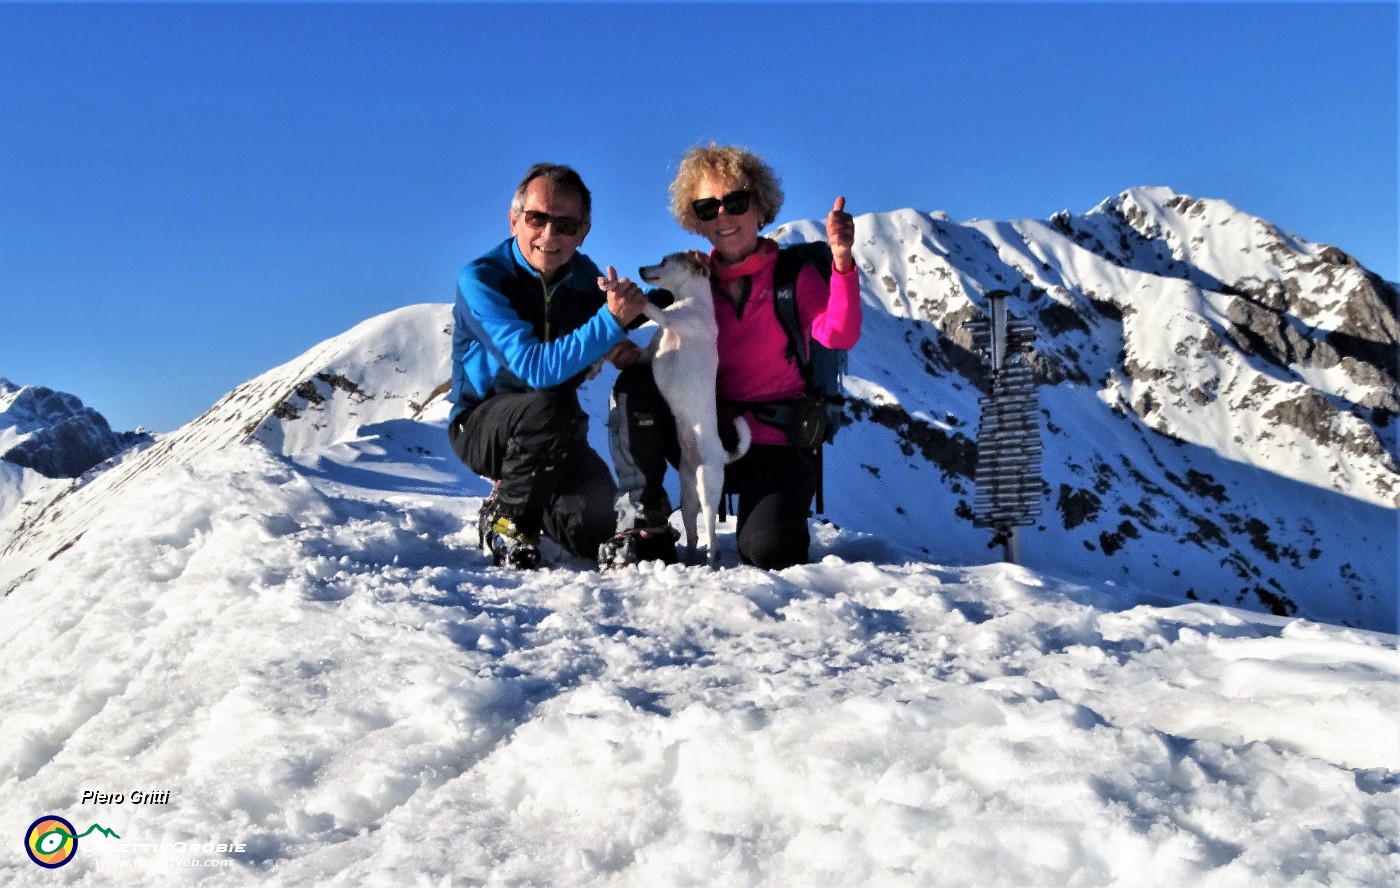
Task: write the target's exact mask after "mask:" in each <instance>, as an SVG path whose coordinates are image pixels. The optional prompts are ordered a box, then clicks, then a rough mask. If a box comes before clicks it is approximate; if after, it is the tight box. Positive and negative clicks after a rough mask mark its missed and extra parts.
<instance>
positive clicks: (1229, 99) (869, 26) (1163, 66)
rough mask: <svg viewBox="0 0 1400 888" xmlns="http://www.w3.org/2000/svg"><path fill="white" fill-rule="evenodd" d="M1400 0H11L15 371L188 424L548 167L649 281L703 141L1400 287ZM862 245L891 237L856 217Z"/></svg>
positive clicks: (1, 251) (968, 203)
mask: <svg viewBox="0 0 1400 888" xmlns="http://www.w3.org/2000/svg"><path fill="white" fill-rule="evenodd" d="M1396 35H1397V10H1396V7H1395V6H1394V4H1381V3H1371V4H1320V3H1318V4H1308V3H1285V4H1255V3H1248V4H1204V3H1201V4H1075V3H1050V4H1024V5H1002V4H977V3H969V4H918V3H913V4H889V5H883V4H882V5H874V4H859V3H853V4H842V5H814V6H809V5H797V4H778V5H773V4H768V5H748V4H722V5H689V4H634V5H629V4H620V5H590V4H567V5H560V6H544V5H535V4H513V5H512V4H500V5H456V4H440V5H396V4H377V5H371V4H366V5H359V4H316V5H254V4H242V5H237V4H235V5H203V4H183V5H180V4H177V5H129V6H128V5H111V6H107V5H102V6H89V5H81V4H47V5H44V4H11V5H3V6H0V274H3V278H0V292H3V293H4V294H5V296H4V299H5V315H6V323H5V324H4V325H3V327H0V377H5V378H8V379H9V380H11V381H12V382H14V383H16V384H19V385H24V384H34V385H44V386H48V387H50V388H55V389H61V390H64V391H68V392H71V393H73V394H75V395H77V396H78V397H80V398H82V399H83V401H84V402H85V403H86V404H88V405H89V406H92V407H94V408H95V409H97V410H98V411H100V412H101V413H103V414H104V415H105V416H106V417H107V418H108V420H109V421H110V422H111V424H112V426H113V427H114V428H116V429H119V430H121V429H129V428H133V427H135V426H137V425H143V426H145V427H147V428H151V429H153V430H156V431H162V432H164V431H170V430H172V429H173V428H175V427H177V426H179V425H181V424H183V423H185V422H187V421H189V420H191V419H193V418H195V416H197V415H198V414H199V413H201V412H202V411H203V410H204V409H206V408H207V407H209V406H210V405H211V404H213V403H214V401H216V400H217V399H218V398H219V397H221V396H222V395H223V394H225V393H226V392H228V391H229V390H231V389H232V388H234V387H235V386H237V385H238V384H239V383H241V382H243V381H245V380H247V379H250V378H252V377H254V376H257V375H258V374H260V373H262V372H264V371H265V370H267V369H270V368H271V367H273V366H276V365H278V364H281V363H284V362H286V361H288V360H291V359H292V358H294V357H295V356H296V355H298V354H300V353H301V352H303V351H304V350H306V349H307V348H310V347H311V346H313V345H315V344H316V343H317V342H320V341H322V340H324V339H326V338H328V337H330V336H333V335H336V334H338V333H340V332H343V331H344V330H346V329H348V328H349V327H351V326H353V325H354V324H356V323H358V322H359V321H362V320H365V319H366V318H369V317H371V316H374V315H376V314H380V313H382V312H385V311H389V310H392V309H394V308H397V307H400V306H402V305H407V304H411V303H416V302H425V301H432V302H445V301H449V300H450V299H451V298H452V296H453V286H454V281H455V278H456V275H457V271H458V270H459V269H460V267H461V266H462V265H463V264H465V263H466V262H467V261H469V260H471V259H472V258H474V257H475V256H477V255H479V254H480V253H482V252H484V251H485V250H486V249H488V248H489V247H490V246H492V245H494V244H495V243H498V242H499V241H500V240H502V239H504V238H505V237H506V236H507V234H508V232H507V231H506V223H505V216H506V207H507V202H508V200H509V195H510V192H511V190H512V189H513V188H514V186H515V184H516V182H517V181H518V179H519V176H520V174H521V173H522V172H523V171H524V169H525V167H526V166H528V165H529V164H530V163H532V162H534V161H536V160H543V159H548V160H554V161H557V162H562V163H569V164H571V165H573V166H575V167H576V168H577V169H578V170H579V171H580V172H581V173H582V175H583V176H584V178H585V180H586V181H587V182H588V184H589V186H590V188H591V189H592V191H593V197H594V220H593V231H592V233H591V234H590V235H589V237H588V240H587V242H586V243H585V245H584V251H585V252H586V253H588V254H589V255H590V256H592V257H593V258H594V259H595V260H596V261H598V262H599V263H600V264H602V265H607V264H613V265H616V266H617V267H618V268H619V269H621V270H622V272H623V273H624V274H629V273H630V274H633V275H635V269H636V266H637V265H640V264H642V263H645V262H649V261H652V260H653V259H655V258H656V257H657V256H659V255H660V254H661V253H664V252H668V251H670V250H674V249H679V248H684V247H698V246H701V242H699V241H698V239H696V238H694V237H693V236H691V235H689V234H687V233H686V232H684V231H682V230H681V229H680V228H679V226H678V225H677V224H676V223H675V221H674V220H673V219H672V218H671V217H670V215H669V213H668V211H667V209H666V186H667V184H668V183H669V181H670V178H671V175H672V174H673V172H674V169H675V165H676V162H677V161H678V160H679V158H680V156H681V155H682V154H683V153H684V151H685V149H686V148H688V147H689V146H691V145H693V144H697V143H702V142H708V141H710V140H717V141H720V142H733V143H737V144H743V145H747V146H749V147H751V148H753V149H754V150H756V151H757V152H758V153H760V154H762V155H764V156H765V157H766V158H767V159H768V160H769V161H770V162H771V163H772V164H773V166H774V167H775V168H776V170H777V171H778V173H779V174H780V176H781V177H782V180H783V185H784V188H785V190H786V192H787V201H786V205H785V206H784V208H783V211H782V212H781V213H780V215H779V221H780V222H781V221H791V220H796V219H812V218H820V217H821V215H822V214H824V213H825V211H826V210H827V209H828V208H829V207H830V205H831V201H832V199H833V198H834V197H835V196H836V195H838V194H844V195H845V196H846V197H847V202H848V209H850V210H851V211H852V212H853V213H856V214H857V215H859V214H862V213H868V212H887V211H891V210H896V209H900V208H903V207H914V208H916V209H918V210H921V211H925V212H935V211H939V210H943V211H946V212H947V213H949V215H950V216H951V217H952V218H954V219H956V220H959V221H961V220H966V219H969V218H984V219H1000V220H1011V219H1019V218H1041V219H1043V218H1047V217H1048V216H1050V215H1051V214H1053V213H1055V212H1056V211H1058V210H1061V209H1068V210H1070V211H1071V212H1075V213H1082V212H1084V211H1086V210H1088V209H1090V208H1091V207H1093V206H1094V205H1096V204H1098V203H1099V202H1100V201H1102V200H1104V199H1106V198H1109V197H1112V196H1114V195H1116V194H1118V193H1120V192H1121V191H1123V190H1125V189H1127V188H1131V187H1135V186H1139V185H1165V186H1168V187H1171V188H1173V189H1174V190H1176V191H1179V192H1182V193H1186V194H1191V195H1193V196H1196V197H1208V198H1218V199H1221V200H1225V201H1228V202H1230V203H1232V204H1234V205H1235V206H1237V207H1238V208H1240V209H1241V210H1243V211H1244V212H1247V213H1250V214H1252V215H1256V216H1259V217H1262V218H1264V219H1267V220H1269V221H1270V222H1272V223H1274V224H1276V225H1278V226H1279V227H1280V228H1281V229H1283V230H1284V231H1287V232H1289V233H1292V234H1296V235H1298V236H1300V237H1302V238H1305V239H1307V240H1310V241H1317V242H1322V243H1328V244H1332V245H1335V246H1337V247H1340V248H1341V249H1342V250H1344V251H1346V252H1347V253H1349V254H1351V255H1353V256H1355V257H1356V258H1357V259H1358V260H1359V261H1361V262H1362V263H1363V264H1364V265H1366V266H1367V267H1368V268H1370V269H1371V270H1372V271H1374V272H1376V273H1377V274H1380V275H1381V276H1382V277H1385V278H1387V279H1389V280H1392V281H1395V280H1397V279H1400V271H1397V261H1396V246H1397V227H1396V203H1397V197H1396V159H1397V135H1396V133H1397V127H1396V111H1397V82H1396V81H1397V77H1396V73H1397V60H1396ZM858 237H859V232H858Z"/></svg>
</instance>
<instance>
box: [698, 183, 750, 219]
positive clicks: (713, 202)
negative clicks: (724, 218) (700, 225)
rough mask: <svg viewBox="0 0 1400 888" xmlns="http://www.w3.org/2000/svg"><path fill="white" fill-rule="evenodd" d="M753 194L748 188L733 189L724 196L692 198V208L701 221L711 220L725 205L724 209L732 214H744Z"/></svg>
mask: <svg viewBox="0 0 1400 888" xmlns="http://www.w3.org/2000/svg"><path fill="white" fill-rule="evenodd" d="M752 197H753V194H752V193H750V192H749V190H748V189H747V188H745V189H741V190H739V191H731V192H729V193H728V194H726V195H725V196H724V197H702V198H700V199H699V200H692V201H691V202H690V208H691V209H692V210H694V211H695V218H697V219H699V220H700V221H701V222H709V221H710V220H711V219H714V218H715V217H716V216H718V215H719V208H720V207H724V211H725V212H726V213H728V214H729V215H731V216H742V215H744V214H745V213H747V212H748V211H749V200H750V199H751V198H752Z"/></svg>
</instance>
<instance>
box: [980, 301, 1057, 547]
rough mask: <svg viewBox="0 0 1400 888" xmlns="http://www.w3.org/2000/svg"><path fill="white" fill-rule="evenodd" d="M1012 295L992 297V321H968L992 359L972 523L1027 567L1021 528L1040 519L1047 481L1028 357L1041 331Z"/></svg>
mask: <svg viewBox="0 0 1400 888" xmlns="http://www.w3.org/2000/svg"><path fill="white" fill-rule="evenodd" d="M1010 295H1011V294H1010V293H1009V292H1007V291H1006V290H993V291H992V292H990V293H988V294H987V299H988V301H989V303H990V308H991V315H990V317H989V318H988V317H984V318H978V319H977V320H973V321H968V322H967V325H966V326H968V327H970V328H971V329H972V336H973V342H974V343H975V344H977V346H978V347H979V348H980V349H981V351H982V353H983V355H984V356H985V357H986V358H987V360H988V364H989V367H988V373H987V375H988V379H989V380H990V385H989V387H988V392H987V394H986V395H984V396H983V397H982V398H980V399H979V402H980V403H981V405H982V418H981V420H980V421H979V422H978V424H977V477H976V484H977V495H976V497H975V498H974V500H973V504H972V511H973V519H972V524H973V526H974V527H990V528H992V529H993V530H994V531H996V535H995V536H994V537H992V541H991V543H990V544H989V545H990V546H995V545H996V544H997V543H1001V544H1002V547H1003V552H1004V558H1003V560H1005V561H1007V562H1009V563H1011V564H1020V563H1021V540H1020V534H1019V528H1021V527H1023V526H1026V525H1028V524H1034V523H1035V519H1036V518H1037V516H1039V515H1040V507H1041V503H1040V501H1041V495H1042V491H1043V490H1044V487H1045V482H1044V481H1043V480H1042V479H1041V477H1040V457H1041V453H1042V449H1043V448H1042V445H1041V442H1040V417H1039V416H1038V415H1037V402H1036V397H1035V378H1034V376H1033V375H1032V374H1031V367H1030V364H1029V363H1027V362H1026V360H1025V356H1024V353H1025V352H1027V351H1029V350H1030V346H1031V343H1033V342H1034V341H1035V328H1034V327H1032V326H1031V325H1030V324H1028V323H1026V322H1025V321H1021V320H1017V319H1015V318H1013V317H1012V316H1011V315H1010V313H1009V312H1007V310H1006V297H1008V296H1010Z"/></svg>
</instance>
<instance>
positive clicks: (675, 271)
mask: <svg viewBox="0 0 1400 888" xmlns="http://www.w3.org/2000/svg"><path fill="white" fill-rule="evenodd" d="M637 271H638V273H639V274H640V275H641V276H642V280H644V281H646V282H647V283H648V284H654V285H656V286H658V287H661V288H662V289H664V290H670V291H671V292H672V293H680V292H682V291H684V290H685V289H686V286H687V285H688V284H690V283H691V282H692V281H695V280H701V281H707V282H708V281H709V278H710V266H709V264H708V263H707V262H706V261H705V256H704V254H703V253H699V252H696V251H695V250H686V251H685V252H684V253H671V254H669V255H667V256H666V257H665V258H664V259H662V260H661V262H660V263H658V264H656V265H644V266H642V267H641V268H639V269H637ZM707 288H708V284H707Z"/></svg>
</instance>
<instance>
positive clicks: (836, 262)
mask: <svg viewBox="0 0 1400 888" xmlns="http://www.w3.org/2000/svg"><path fill="white" fill-rule="evenodd" d="M826 240H827V243H829V244H831V260H832V265H833V266H834V267H835V269H836V271H837V272H839V273H841V274H845V273H846V272H848V271H850V270H851V269H852V268H854V267H855V261H854V260H853V259H852V258H851V247H852V245H854V244H855V242H856V220H855V219H853V218H851V214H850V213H848V212H846V198H845V197H838V198H836V202H835V203H834V204H832V205H831V212H830V213H827V214H826Z"/></svg>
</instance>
